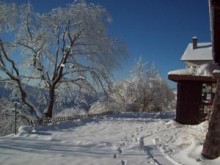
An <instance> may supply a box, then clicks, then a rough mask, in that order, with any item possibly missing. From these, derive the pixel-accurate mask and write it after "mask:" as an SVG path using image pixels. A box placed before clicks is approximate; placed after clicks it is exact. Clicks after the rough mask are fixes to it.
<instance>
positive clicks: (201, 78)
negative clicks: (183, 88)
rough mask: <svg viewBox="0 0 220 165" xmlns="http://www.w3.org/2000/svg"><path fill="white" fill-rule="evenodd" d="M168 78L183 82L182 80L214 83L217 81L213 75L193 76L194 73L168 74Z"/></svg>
mask: <svg viewBox="0 0 220 165" xmlns="http://www.w3.org/2000/svg"><path fill="white" fill-rule="evenodd" d="M168 79H169V80H172V81H174V82H180V81H181V82H182V81H191V82H192V81H193V82H204V83H208V82H210V83H212V82H216V78H214V77H211V76H193V75H175V74H171V75H168Z"/></svg>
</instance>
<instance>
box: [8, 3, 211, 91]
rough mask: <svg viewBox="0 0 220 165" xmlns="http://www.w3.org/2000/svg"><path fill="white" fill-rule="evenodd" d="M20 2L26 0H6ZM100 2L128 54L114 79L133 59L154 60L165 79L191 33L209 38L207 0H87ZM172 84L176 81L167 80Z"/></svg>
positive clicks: (42, 6)
mask: <svg viewBox="0 0 220 165" xmlns="http://www.w3.org/2000/svg"><path fill="white" fill-rule="evenodd" d="M5 1H6V2H15V3H23V2H27V0H5ZM29 1H30V2H31V4H32V5H33V6H34V9H35V10H36V11H40V12H46V11H49V10H50V9H52V8H54V7H58V6H65V4H67V3H70V2H72V0H29ZM87 2H92V3H94V4H99V5H101V6H103V7H105V8H106V9H107V11H108V12H109V13H110V14H111V15H112V18H113V22H112V24H111V25H110V26H109V32H110V34H111V35H112V36H114V37H117V38H120V39H122V40H124V41H125V42H126V44H127V47H128V50H129V53H130V57H129V58H128V59H127V60H126V61H123V62H122V68H121V69H119V70H118V71H117V72H115V73H114V75H115V78H116V79H121V78H126V77H128V76H129V74H130V73H129V70H130V69H131V68H132V66H133V65H134V64H135V61H136V60H137V59H138V58H139V57H142V59H143V60H144V61H145V62H153V63H155V64H156V66H157V68H158V70H159V72H160V74H161V76H162V77H163V78H164V79H166V80H167V73H168V72H169V71H170V70H175V69H180V68H183V67H184V63H183V62H181V61H180V60H179V59H180V57H181V55H182V54H183V52H184V50H185V48H186V46H187V44H188V43H189V42H191V38H192V37H193V36H197V37H198V39H199V42H207V41H208V42H209V41H210V28H209V27H210V25H209V11H208V0H87ZM168 83H169V84H170V85H171V87H175V83H172V82H171V81H168Z"/></svg>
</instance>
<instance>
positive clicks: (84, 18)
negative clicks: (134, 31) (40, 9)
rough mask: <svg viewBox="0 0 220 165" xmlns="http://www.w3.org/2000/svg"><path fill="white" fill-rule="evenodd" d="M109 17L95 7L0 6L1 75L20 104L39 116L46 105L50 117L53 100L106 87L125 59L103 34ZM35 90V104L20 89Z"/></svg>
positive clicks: (121, 50)
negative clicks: (37, 9)
mask: <svg viewBox="0 0 220 165" xmlns="http://www.w3.org/2000/svg"><path fill="white" fill-rule="evenodd" d="M110 21H111V17H110V15H109V13H108V12H107V11H106V10H105V9H104V8H103V7H100V6H96V5H94V4H88V3H86V2H85V1H83V0H81V1H75V2H73V3H71V4H68V5H67V6H66V7H63V8H56V9H52V10H51V11H50V12H48V13H37V12H34V11H33V8H32V6H31V5H30V4H25V5H22V6H17V5H15V4H8V3H3V2H1V3H0V53H1V54H0V70H1V72H2V74H3V76H2V77H3V78H4V80H10V81H12V82H13V83H14V88H13V89H16V90H17V91H18V93H19V96H20V98H21V100H22V101H23V102H24V104H26V105H27V106H28V107H29V108H30V109H31V110H32V111H33V112H34V113H35V114H36V116H38V117H41V112H42V111H40V109H39V107H38V106H37V105H39V104H40V103H41V102H42V101H43V102H45V103H46V106H47V108H46V116H47V117H50V118H51V117H52V114H53V109H54V105H55V102H56V101H62V97H63V95H65V96H69V97H71V95H72V94H73V93H75V91H76V90H81V91H82V90H86V91H90V92H93V91H96V90H97V89H98V88H100V87H101V88H102V89H105V86H106V85H110V84H111V81H110V78H109V77H110V75H111V72H112V71H113V69H114V68H116V67H117V66H118V64H119V61H120V60H121V58H122V57H124V55H125V54H126V53H125V52H126V51H125V47H124V44H123V43H122V42H120V41H119V40H117V39H115V38H112V37H110V36H109V34H108V31H107V30H108V29H107V26H108V24H109V22H110ZM27 84H29V85H34V86H37V87H38V88H40V89H44V90H45V91H46V92H47V94H46V97H45V95H43V94H42V92H39V90H38V91H36V98H37V99H36V100H35V103H36V104H34V102H33V101H32V102H31V101H30V99H28V93H27V92H26V90H25V89H26V88H25V85H27Z"/></svg>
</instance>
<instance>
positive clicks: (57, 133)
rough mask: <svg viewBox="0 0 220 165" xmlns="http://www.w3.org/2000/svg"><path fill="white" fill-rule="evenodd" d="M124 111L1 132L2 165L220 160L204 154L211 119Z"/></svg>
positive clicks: (190, 164) (158, 164)
mask: <svg viewBox="0 0 220 165" xmlns="http://www.w3.org/2000/svg"><path fill="white" fill-rule="evenodd" d="M173 118H174V114H170V113H162V114H160V113H158V114H156V113H151V114H149V113H148V114H147V113H145V114H143V113H142V114H141V113H140V114H135V113H124V114H118V115H110V116H106V117H100V118H92V119H81V120H77V121H69V122H64V123H60V124H56V125H49V126H44V127H39V128H35V130H33V131H32V132H29V133H28V131H29V130H28V129H21V130H20V132H19V133H18V134H17V135H9V136H5V137H1V138H0V164H1V165H39V164H42V165H51V164H53V165H62V164H63V165H67V164H71V165H145V164H146V165H206V164H208V165H217V164H218V165H219V164H220V159H216V160H207V159H205V158H203V157H202V156H201V154H200V153H201V149H202V141H203V139H204V136H205V133H206V129H207V122H205V123H202V124H200V125H197V126H187V125H181V124H178V123H176V122H175V121H173Z"/></svg>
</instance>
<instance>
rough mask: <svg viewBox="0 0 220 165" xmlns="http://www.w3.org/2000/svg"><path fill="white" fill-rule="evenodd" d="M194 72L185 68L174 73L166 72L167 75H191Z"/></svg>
mask: <svg viewBox="0 0 220 165" xmlns="http://www.w3.org/2000/svg"><path fill="white" fill-rule="evenodd" d="M194 73H195V70H194V69H193V68H185V69H178V70H174V71H170V72H168V75H193V74H194Z"/></svg>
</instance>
